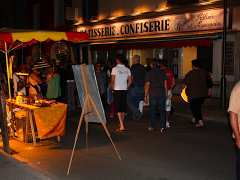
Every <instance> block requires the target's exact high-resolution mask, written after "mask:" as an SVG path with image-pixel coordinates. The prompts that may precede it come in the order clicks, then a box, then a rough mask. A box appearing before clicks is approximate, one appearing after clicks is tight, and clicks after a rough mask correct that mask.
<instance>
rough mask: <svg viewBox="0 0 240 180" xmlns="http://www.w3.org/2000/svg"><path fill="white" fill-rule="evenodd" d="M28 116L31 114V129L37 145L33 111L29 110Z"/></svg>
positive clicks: (34, 142)
mask: <svg viewBox="0 0 240 180" xmlns="http://www.w3.org/2000/svg"><path fill="white" fill-rule="evenodd" d="M28 116H29V121H30V126H31V131H32V138H33V144H34V145H36V142H37V141H36V134H35V130H34V124H33V112H32V111H28Z"/></svg>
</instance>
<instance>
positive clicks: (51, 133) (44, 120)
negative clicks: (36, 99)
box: [7, 100, 67, 139]
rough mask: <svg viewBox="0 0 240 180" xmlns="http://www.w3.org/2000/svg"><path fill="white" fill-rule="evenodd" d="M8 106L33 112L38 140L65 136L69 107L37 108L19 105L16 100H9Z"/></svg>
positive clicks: (59, 104) (60, 104)
mask: <svg viewBox="0 0 240 180" xmlns="http://www.w3.org/2000/svg"><path fill="white" fill-rule="evenodd" d="M7 104H8V106H9V104H12V105H13V106H14V107H18V108H20V109H23V110H26V111H32V112H33V116H34V117H33V119H34V120H35V124H36V128H37V132H38V138H40V139H47V138H51V137H55V136H63V135H64V133H65V127H66V119H67V105H66V104H63V103H54V104H51V106H48V107H37V106H33V105H27V104H17V103H16V102H15V100H7Z"/></svg>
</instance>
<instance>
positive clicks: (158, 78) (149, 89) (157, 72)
mask: <svg viewBox="0 0 240 180" xmlns="http://www.w3.org/2000/svg"><path fill="white" fill-rule="evenodd" d="M151 68H152V69H151V70H150V71H149V72H148V73H147V75H146V82H145V88H144V93H145V96H144V100H145V103H148V102H149V105H150V123H149V127H148V130H149V131H152V130H154V129H155V127H156V110H157V109H159V110H160V128H161V132H163V131H164V130H165V128H166V111H165V103H166V94H167V77H166V75H165V72H163V71H162V70H161V69H160V68H159V67H158V66H157V62H156V61H153V62H152V63H151Z"/></svg>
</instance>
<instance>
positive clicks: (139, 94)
mask: <svg viewBox="0 0 240 180" xmlns="http://www.w3.org/2000/svg"><path fill="white" fill-rule="evenodd" d="M130 70H131V76H132V85H131V87H130V88H129V90H128V98H127V103H128V108H129V110H130V112H129V113H130V114H131V117H132V119H134V120H139V119H140V118H141V115H142V113H141V112H140V111H139V103H140V101H143V100H144V82H145V76H146V69H145V67H144V66H143V65H142V64H140V56H139V55H134V56H133V65H132V66H131V69H130Z"/></svg>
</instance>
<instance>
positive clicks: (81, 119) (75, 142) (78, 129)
mask: <svg viewBox="0 0 240 180" xmlns="http://www.w3.org/2000/svg"><path fill="white" fill-rule="evenodd" d="M87 100H88V96H87V97H86V99H85V101H84V105H83V109H82V113H81V116H80V120H79V123H78V128H77V133H76V136H75V141H74V145H73V149H72V154H71V158H70V161H69V164H68V171H67V175H69V173H70V169H71V165H72V160H73V155H74V151H75V148H76V144H77V140H78V135H79V132H80V129H81V125H82V121H83V117H84V114H85V109H86V106H87Z"/></svg>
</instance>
